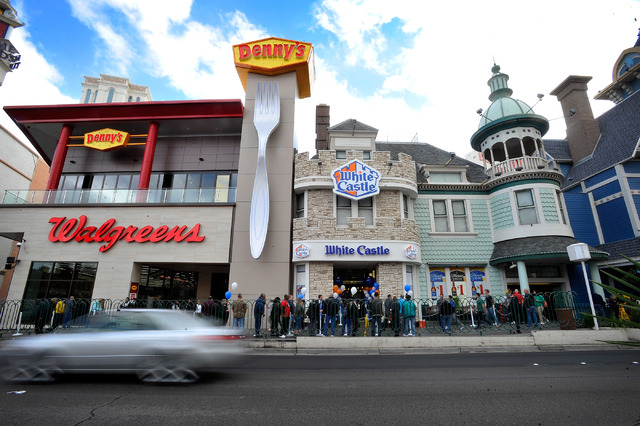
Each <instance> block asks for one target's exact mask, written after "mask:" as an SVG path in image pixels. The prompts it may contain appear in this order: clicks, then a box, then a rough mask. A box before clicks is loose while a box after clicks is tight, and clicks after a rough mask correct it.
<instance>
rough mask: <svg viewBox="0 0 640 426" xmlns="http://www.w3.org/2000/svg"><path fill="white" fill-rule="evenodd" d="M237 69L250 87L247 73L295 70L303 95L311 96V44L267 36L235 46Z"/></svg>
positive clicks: (312, 67) (265, 73)
mask: <svg viewBox="0 0 640 426" xmlns="http://www.w3.org/2000/svg"><path fill="white" fill-rule="evenodd" d="M233 57H234V61H235V65H236V71H238V75H239V76H240V81H242V86H243V87H244V88H245V90H246V88H247V74H248V73H250V72H252V73H255V74H263V75H278V74H284V73H287V72H292V71H295V72H296V76H297V79H298V94H299V96H300V98H308V97H309V96H311V85H312V84H313V82H314V80H315V64H314V60H313V46H312V45H311V43H303V42H301V41H293V40H285V39H282V38H275V37H272V38H265V39H263V40H257V41H252V42H250V43H244V44H237V45H235V46H233Z"/></svg>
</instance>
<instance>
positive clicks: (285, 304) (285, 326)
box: [280, 294, 291, 339]
mask: <svg viewBox="0 0 640 426" xmlns="http://www.w3.org/2000/svg"><path fill="white" fill-rule="evenodd" d="M290 316H291V307H290V306H289V295H288V294H285V295H284V299H282V302H281V303H280V318H281V320H282V334H281V335H280V338H282V339H284V338H286V337H287V334H288V333H289V321H290V318H289V317H290Z"/></svg>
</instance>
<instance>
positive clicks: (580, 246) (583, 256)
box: [567, 243, 600, 330]
mask: <svg viewBox="0 0 640 426" xmlns="http://www.w3.org/2000/svg"><path fill="white" fill-rule="evenodd" d="M567 252H568V253H569V260H571V261H572V262H580V263H582V273H583V274H584V283H585V285H586V286H587V295H588V296H589V305H591V315H593V322H594V324H595V327H594V328H595V329H596V330H600V328H599V327H598V319H597V318H596V309H595V307H594V306H593V297H592V296H591V287H589V278H588V277H587V267H586V265H585V261H586V260H589V259H591V253H589V246H588V245H586V244H585V243H576V244H571V245H570V246H568V247H567Z"/></svg>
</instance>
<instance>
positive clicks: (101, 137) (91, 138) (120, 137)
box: [84, 129, 129, 151]
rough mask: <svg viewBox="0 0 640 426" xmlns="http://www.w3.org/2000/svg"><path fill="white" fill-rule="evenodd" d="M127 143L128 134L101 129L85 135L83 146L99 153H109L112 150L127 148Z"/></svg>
mask: <svg viewBox="0 0 640 426" xmlns="http://www.w3.org/2000/svg"><path fill="white" fill-rule="evenodd" d="M128 143H129V133H127V132H121V131H120V130H114V129H102V130H96V131H95V132H90V133H85V135H84V146H86V147H88V148H93V149H99V150H100V151H110V150H112V149H116V148H121V147H123V146H127V144H128Z"/></svg>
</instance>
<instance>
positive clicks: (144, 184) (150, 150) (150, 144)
mask: <svg viewBox="0 0 640 426" xmlns="http://www.w3.org/2000/svg"><path fill="white" fill-rule="evenodd" d="M157 140H158V123H156V122H155V121H152V122H151V123H149V132H148V133H147V144H146V145H145V147H144V157H143V158H142V168H141V169H140V180H139V181H138V189H139V190H147V189H149V181H150V180H151V169H152V168H153V157H154V156H155V154H156V142H157Z"/></svg>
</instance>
